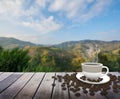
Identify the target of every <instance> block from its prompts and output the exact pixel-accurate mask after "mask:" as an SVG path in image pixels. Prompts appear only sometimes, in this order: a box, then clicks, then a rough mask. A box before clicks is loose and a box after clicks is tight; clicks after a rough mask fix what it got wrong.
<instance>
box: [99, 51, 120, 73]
mask: <svg viewBox="0 0 120 99" xmlns="http://www.w3.org/2000/svg"><path fill="white" fill-rule="evenodd" d="M99 62H101V63H103V64H104V65H106V66H108V67H109V69H110V71H120V53H119V54H113V53H110V52H102V53H99Z"/></svg>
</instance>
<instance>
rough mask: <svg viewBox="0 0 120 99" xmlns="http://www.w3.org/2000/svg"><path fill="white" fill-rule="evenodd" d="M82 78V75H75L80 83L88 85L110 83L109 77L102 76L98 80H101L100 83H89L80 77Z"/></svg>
mask: <svg viewBox="0 0 120 99" xmlns="http://www.w3.org/2000/svg"><path fill="white" fill-rule="evenodd" d="M82 76H84V75H83V74H82V73H77V74H76V78H77V79H78V80H80V81H82V82H85V83H89V84H104V83H107V82H108V81H110V77H109V76H108V75H104V76H102V77H100V78H103V80H102V81H100V82H91V81H88V80H83V79H81V78H80V77H82Z"/></svg>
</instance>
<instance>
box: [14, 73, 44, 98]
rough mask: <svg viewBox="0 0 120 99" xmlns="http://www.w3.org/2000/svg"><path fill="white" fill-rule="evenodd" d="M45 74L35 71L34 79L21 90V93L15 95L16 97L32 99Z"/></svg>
mask: <svg viewBox="0 0 120 99" xmlns="http://www.w3.org/2000/svg"><path fill="white" fill-rule="evenodd" d="M43 76H44V73H35V74H34V76H33V77H32V79H31V80H30V81H29V82H28V83H27V85H26V86H25V87H24V88H23V89H22V90H21V91H20V93H19V94H18V95H17V96H16V97H15V99H32V97H33V95H34V93H35V91H36V89H37V87H38V85H39V83H40V82H41V80H42V78H43Z"/></svg>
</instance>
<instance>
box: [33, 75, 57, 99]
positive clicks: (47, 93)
mask: <svg viewBox="0 0 120 99" xmlns="http://www.w3.org/2000/svg"><path fill="white" fill-rule="evenodd" d="M54 75H55V73H47V74H46V75H45V77H44V79H43V81H42V83H41V85H40V87H39V89H38V91H37V92H36V94H35V96H34V97H33V99H50V97H51V94H52V89H53V87H52V84H53V82H54V79H52V76H54Z"/></svg>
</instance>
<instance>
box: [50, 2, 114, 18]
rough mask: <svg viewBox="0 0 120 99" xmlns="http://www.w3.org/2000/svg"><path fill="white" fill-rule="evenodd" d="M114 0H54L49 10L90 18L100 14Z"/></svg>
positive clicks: (69, 16)
mask: <svg viewBox="0 0 120 99" xmlns="http://www.w3.org/2000/svg"><path fill="white" fill-rule="evenodd" d="M111 1H112V0H54V2H52V3H51V5H50V7H49V11H51V12H58V13H63V14H65V15H66V16H67V17H68V18H76V17H77V18H79V19H81V20H83V19H84V20H88V19H91V18H92V17H94V16H96V15H98V14H100V13H101V12H102V11H104V9H105V8H107V6H108V4H110V3H111Z"/></svg>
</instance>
